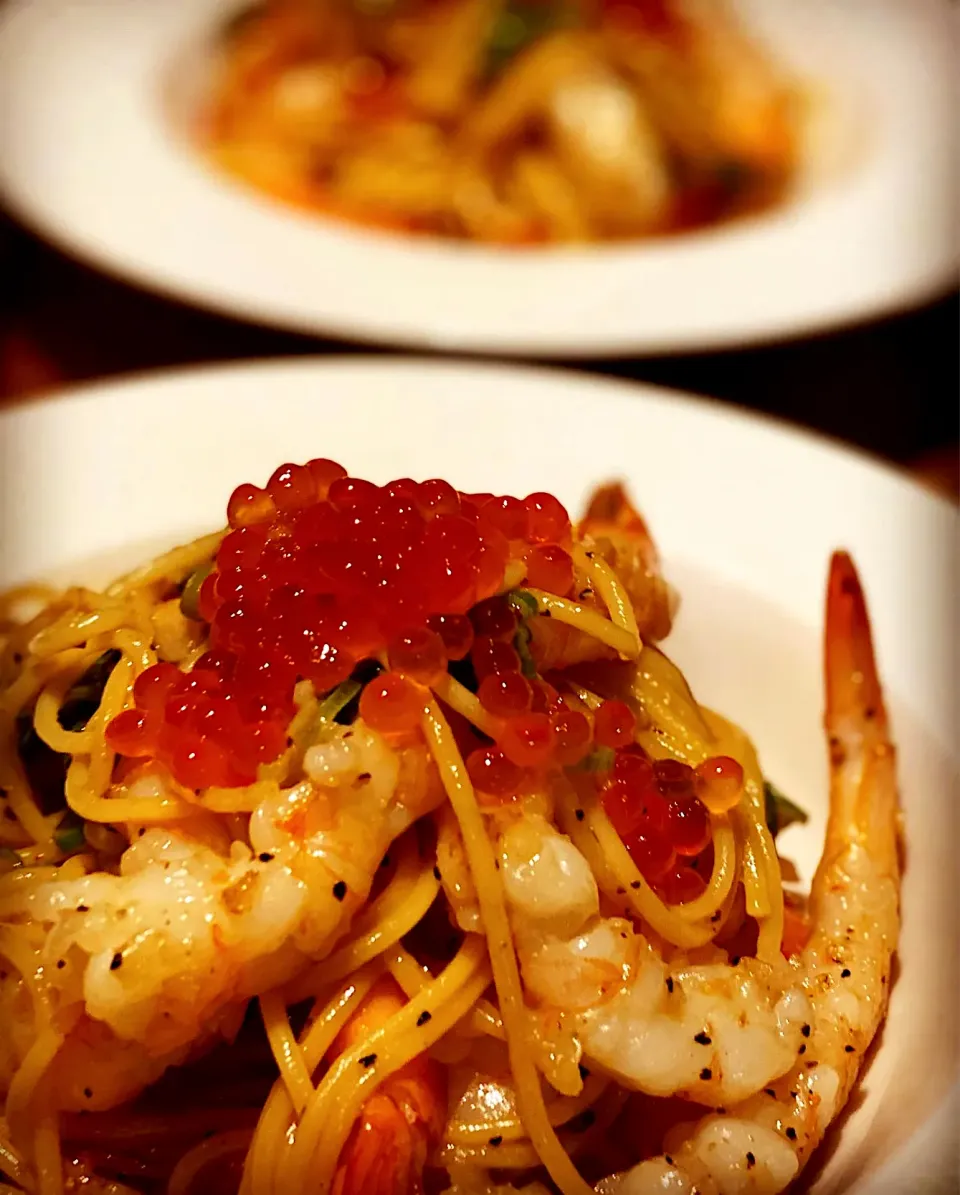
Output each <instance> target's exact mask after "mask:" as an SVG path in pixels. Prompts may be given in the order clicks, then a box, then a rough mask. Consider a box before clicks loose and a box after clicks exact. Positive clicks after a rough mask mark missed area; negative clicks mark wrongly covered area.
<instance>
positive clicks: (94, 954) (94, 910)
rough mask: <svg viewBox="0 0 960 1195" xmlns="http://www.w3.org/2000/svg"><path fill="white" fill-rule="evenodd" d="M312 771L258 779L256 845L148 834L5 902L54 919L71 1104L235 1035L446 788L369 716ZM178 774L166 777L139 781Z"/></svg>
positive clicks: (330, 737) (148, 1077)
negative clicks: (106, 862)
mask: <svg viewBox="0 0 960 1195" xmlns="http://www.w3.org/2000/svg"><path fill="white" fill-rule="evenodd" d="M304 770H305V773H306V775H305V778H304V779H303V780H302V781H301V782H300V783H298V784H295V785H294V786H293V787H291V788H287V789H281V788H279V787H277V786H275V785H274V786H271V785H270V784H266V785H264V786H263V788H264V790H265V795H264V796H263V798H262V799H261V800H259V801H257V802H256V804H255V806H254V808H253V811H252V814H251V817H250V823H249V846H248V845H247V844H246V843H244V842H234V843H233V844H232V845H231V844H229V843H227V845H226V846H219V847H218V846H217V845H216V844H214V845H210V844H207V843H204V842H201V841H198V840H197V839H196V838H195V837H193V836H192V835H191V834H190V832H189V830H187V829H186V828H184V827H177V826H171V827H168V828H163V829H160V828H156V829H151V830H147V831H146V832H145V833H144V834H143V835H142V836H141V837H140V838H138V839H136V840H135V841H134V842H133V843H132V844H131V845H130V846H129V847H128V848H127V850H126V851H125V853H124V854H123V856H122V858H121V860H120V866H119V874H116V875H114V874H108V873H105V872H97V873H94V874H92V875H88V876H85V877H84V878H82V879H77V880H71V881H68V882H55V881H54V882H50V883H47V884H43V885H38V886H37V887H36V888H33V889H32V890H30V892H29V893H28V895H27V896H25V897H23V898H22V900H21V902H20V904H19V905H18V904H17V902H16V899H15V898H12V899H11V900H10V901H9V902H8V906H9V909H10V916H11V918H12V919H13V920H17V919H20V918H28V919H29V920H30V921H31V922H33V923H34V924H35V925H38V926H42V927H44V929H45V940H44V941H43V945H42V947H41V949H40V954H39V957H38V966H41V967H42V976H43V980H42V982H43V983H44V986H45V989H46V990H47V991H48V992H49V994H50V997H51V998H52V999H54V1000H55V1001H56V1007H57V1008H58V1009H59V1010H60V1013H61V1015H62V1016H63V1017H65V1018H69V1016H70V1015H71V1014H75V1016H74V1019H75V1020H76V1024H75V1027H74V1028H73V1029H72V1031H71V1032H70V1033H68V1035H67V1038H66V1041H65V1043H64V1045H63V1047H62V1051H63V1053H62V1055H61V1058H66V1057H70V1058H75V1060H76V1061H77V1063H78V1065H71V1066H66V1067H62V1068H58V1073H61V1074H63V1075H65V1076H72V1078H71V1080H70V1081H71V1086H70V1087H69V1088H66V1087H64V1088H63V1089H62V1090H60V1091H58V1093H57V1095H58V1103H59V1104H60V1106H62V1107H63V1108H67V1109H86V1110H93V1109H100V1108H107V1107H112V1106H114V1105H115V1104H116V1103H118V1102H119V1101H120V1100H122V1099H126V1098H129V1097H130V1096H132V1095H134V1094H136V1093H137V1092H138V1091H139V1090H141V1089H142V1088H143V1087H144V1086H146V1085H147V1084H148V1083H150V1082H153V1081H154V1080H155V1079H157V1078H158V1077H159V1075H160V1074H161V1073H162V1072H163V1070H165V1069H166V1067H167V1066H170V1065H174V1064H177V1063H179V1062H181V1061H182V1060H183V1058H184V1057H185V1055H186V1053H187V1051H188V1049H189V1048H190V1047H191V1046H193V1045H196V1044H198V1043H203V1042H205V1041H208V1040H209V1039H211V1037H213V1036H215V1035H217V1034H221V1035H224V1036H229V1027H230V1026H231V1025H234V1027H235V1024H236V1021H237V1017H238V1015H242V1009H243V1006H244V1002H245V1001H246V1000H247V999H249V998H250V997H251V996H254V995H256V994H258V993H260V992H262V991H265V990H267V989H269V988H271V987H274V986H276V985H277V984H280V983H283V982H285V981H286V980H288V979H290V978H291V977H293V976H294V975H295V974H297V973H298V972H299V971H301V970H303V968H304V967H305V966H307V965H308V964H309V963H310V962H315V961H316V960H318V959H321V958H323V957H325V956H326V955H327V954H328V953H329V952H330V950H331V948H332V947H333V945H334V944H335V943H336V941H337V940H338V939H339V938H340V937H342V936H343V934H344V933H345V932H346V931H347V929H348V928H349V926H350V922H351V920H352V917H353V915H354V914H355V912H356V911H357V910H358V909H359V908H360V907H362V905H363V904H364V902H365V901H366V899H367V897H368V896H369V893H370V889H371V886H372V883H373V878H374V876H375V874H376V872H377V868H378V866H379V864H380V861H381V859H382V858H383V855H384V854H385V852H386V850H387V848H388V847H389V846H390V843H391V842H392V841H393V840H394V839H395V838H396V837H398V835H400V834H401V833H402V832H403V831H404V830H405V829H407V827H408V826H410V825H411V824H412V823H413V822H414V821H415V820H416V819H417V818H418V817H420V816H421V815H422V814H424V813H426V812H429V810H430V809H432V808H434V807H435V806H436V805H437V804H438V803H439V801H440V799H441V790H440V787H439V780H438V778H437V774H436V770H435V768H434V766H433V764H432V763H430V762H429V759H428V757H427V754H426V752H425V751H424V750H423V749H422V748H420V749H415V748H407V749H405V750H402V751H395V750H393V749H392V748H391V747H390V746H388V745H387V743H386V742H385V740H384V739H382V738H381V737H380V736H379V735H378V734H376V733H374V732H373V731H370V730H369V729H367V728H366V727H365V726H364V725H363V724H362V723H361V722H357V723H355V724H354V726H352V727H351V728H349V729H342V728H339V727H338V728H337V729H336V730H335V731H332V732H331V731H326V732H324V738H323V740H322V741H320V742H318V743H315V744H314V745H313V746H311V747H309V748H308V750H307V752H306V756H305V759H304ZM169 783H171V782H169V781H167V780H165V779H164V778H163V776H162V775H161V774H159V773H157V774H152V775H146V776H139V777H138V778H137V780H136V781H135V786H139V787H138V788H137V791H138V792H142V790H143V787H144V786H148V787H150V786H152V787H153V788H156V787H157V786H161V787H162V786H163V785H164V784H169ZM250 791H251V792H255V791H256V786H255V789H252V790H250ZM118 795H122V794H120V793H118ZM81 1014H82V1015H81ZM77 1016H79V1019H76V1018H77ZM81 1064H82V1065H81Z"/></svg>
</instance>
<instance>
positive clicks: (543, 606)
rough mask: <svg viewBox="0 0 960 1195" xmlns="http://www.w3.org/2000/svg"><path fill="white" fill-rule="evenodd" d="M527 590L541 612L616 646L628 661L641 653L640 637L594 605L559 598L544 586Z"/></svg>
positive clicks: (617, 650)
mask: <svg viewBox="0 0 960 1195" xmlns="http://www.w3.org/2000/svg"><path fill="white" fill-rule="evenodd" d="M526 592H527V593H529V594H530V595H531V597H534V598H536V601H537V605H538V606H539V607H540V611H541V613H543V614H548V615H549V616H550V617H551V618H555V619H556V620H557V622H563V623H566V624H567V626H571V627H574V628H575V629H576V630H578V631H582V632H583V634H584V635H589V636H590V638H591V639H596V640H598V641H599V642H600V643H604V644H606V645H607V647H612V648H613V650H614V651H616V652H618V653H619V654H620V655H621V656H622V657H623V658H624V659H625V660H635V659H636V658H637V656H638V655H639V654H640V642H639V640H638V639H637V638H635V637H634V636H633V635H631V634H630V633H629V632H628V631H625V630H624V629H623V627H618V626H617V625H616V623H613V622H611V621H610V619H608V618H604V617H603V615H602V614H600V613H598V611H597V610H595V609H594V608H593V607H592V606H583V605H581V604H580V603H579V602H571V601H568V600H567V599H566V598H561V597H556V596H555V595H554V594H552V593H545V592H544V591H543V590H542V589H527V590H526Z"/></svg>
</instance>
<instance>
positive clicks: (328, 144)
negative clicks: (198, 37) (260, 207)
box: [197, 0, 800, 246]
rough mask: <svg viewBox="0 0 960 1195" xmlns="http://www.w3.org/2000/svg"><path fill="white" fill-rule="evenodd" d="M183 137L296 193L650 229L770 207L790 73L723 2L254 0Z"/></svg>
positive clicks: (784, 144)
mask: <svg viewBox="0 0 960 1195" xmlns="http://www.w3.org/2000/svg"><path fill="white" fill-rule="evenodd" d="M211 75H212V78H211V80H210V85H209V94H208V96H207V97H206V100H205V103H204V105H203V110H202V113H201V115H200V119H199V121H198V129H197V140H198V142H199V144H200V145H201V147H202V149H203V150H204V151H205V153H206V154H207V156H208V157H209V158H210V159H211V160H212V161H213V162H214V163H216V164H217V165H218V166H219V167H220V168H221V169H223V170H225V171H226V172H228V173H229V174H231V175H233V176H234V177H236V178H239V179H241V180H243V181H244V182H246V183H248V184H250V185H252V186H254V187H256V188H257V189H259V190H261V191H263V192H266V193H267V194H270V195H272V196H274V197H275V198H277V199H280V200H282V201H285V202H287V203H289V204H293V205H295V206H297V207H300V208H305V209H307V210H312V211H315V212H318V213H323V214H324V215H327V216H333V217H337V218H341V219H346V220H349V221H355V222H358V223H361V224H369V225H374V226H376V227H379V228H383V229H391V230H394V231H402V232H405V233H408V234H421V235H422V234H428V235H434V236H443V237H450V238H455V239H459V240H474V241H480V242H485V243H493V244H499V245H513V246H518V245H526V246H529V245H535V244H543V243H583V242H592V241H603V240H621V239H625V238H638V237H651V236H662V235H666V234H671V233H678V232H682V231H685V230H688V229H692V228H697V227H703V226H706V225H710V224H714V223H717V222H719V221H724V220H729V219H731V218H734V217H737V216H742V215H744V214H746V213H752V212H756V211H761V210H764V209H766V208H768V207H770V206H772V205H774V204H775V203H777V202H778V201H779V200H780V199H781V198H782V197H783V196H784V195H785V193H786V191H787V188H788V186H789V184H790V182H791V180H792V177H793V175H794V173H795V166H796V161H797V158H798V156H799V141H800V121H799V111H798V108H799V105H798V96H797V92H798V90H799V89H798V88H797V87H796V85H795V84H794V82H793V80H792V79H789V78H787V77H786V73H785V72H784V71H783V70H781V68H780V66H779V65H777V64H775V63H773V62H772V61H771V60H770V59H769V57H768V55H767V53H766V52H765V49H764V48H762V47H761V46H760V45H759V44H755V43H754V41H753V40H752V39H751V37H750V36H749V35H748V34H747V33H746V31H745V30H744V29H743V28H742V27H741V23H740V21H739V19H738V17H737V15H736V14H735V13H734V12H733V10H732V9H731V8H729V7H728V6H727V5H726V4H721V3H719V0H706V2H703V0H553V2H550V3H538V2H536V0H378V2H377V3H375V4H371V3H367V2H366V0H262V2H261V3H259V4H255V5H254V6H253V7H252V8H251V9H249V10H248V11H247V12H246V13H245V14H243V15H242V19H236V18H232V19H231V20H230V22H229V25H228V27H227V28H226V29H225V30H224V32H223V34H222V37H221V39H220V42H219V45H218V46H217V54H216V56H215V61H214V66H213V70H212V72H211Z"/></svg>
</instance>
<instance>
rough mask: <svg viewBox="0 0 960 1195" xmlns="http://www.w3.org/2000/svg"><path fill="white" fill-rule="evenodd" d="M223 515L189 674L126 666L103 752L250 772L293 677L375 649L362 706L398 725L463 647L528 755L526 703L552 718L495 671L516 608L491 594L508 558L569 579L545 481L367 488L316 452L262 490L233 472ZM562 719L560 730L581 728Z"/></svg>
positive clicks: (346, 666)
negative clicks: (123, 703) (203, 641)
mask: <svg viewBox="0 0 960 1195" xmlns="http://www.w3.org/2000/svg"><path fill="white" fill-rule="evenodd" d="M227 519H228V523H229V526H230V531H229V533H228V534H227V535H226V536H225V538H224V539H223V541H222V542H221V545H220V548H219V550H218V552H217V556H216V560H215V564H214V568H213V570H212V571H211V572H210V574H209V576H208V577H207V578H206V579H205V580H204V581H203V583H202V585H201V587H200V592H199V611H200V615H201V617H202V618H203V619H205V620H206V621H207V622H208V623H209V624H210V650H209V651H208V652H207V654H206V655H204V656H203V657H201V659H200V660H198V661H197V663H196V664H195V665H194V668H193V669H192V671H191V672H189V673H182V672H181V671H180V670H179V669H177V668H175V667H174V666H172V665H167V664H158V665H156V666H155V667H153V668H150V669H148V670H147V671H146V672H144V673H143V674H142V675H141V676H140V677H139V678H138V680H137V683H136V685H135V688H134V699H135V703H136V704H135V708H134V709H131V710H127V711H124V712H123V713H121V714H120V715H118V716H117V717H116V718H115V719H113V721H112V722H111V723H110V725H109V727H108V729H107V737H108V742H109V744H110V746H111V747H112V748H113V749H114V750H115V751H117V752H118V753H119V754H121V755H124V756H128V757H135V758H137V757H139V758H152V759H157V760H159V761H160V762H162V763H163V764H164V765H165V766H166V767H168V768H169V770H170V771H171V773H172V774H173V776H174V777H175V779H176V780H178V781H179V782H180V783H182V784H184V785H186V786H187V787H190V788H194V789H199V788H203V787H208V786H212V785H217V786H236V785H241V784H248V783H251V782H252V781H253V779H254V778H255V776H256V769H257V766H258V765H259V764H261V763H264V762H268V761H270V760H273V759H275V758H277V756H278V755H279V754H280V753H281V752H282V751H283V749H284V746H285V745H286V733H287V727H288V726H289V723H290V720H291V718H292V716H293V714H294V712H295V707H294V700H293V694H294V686H295V684H296V682H297V681H298V679H305V680H309V681H311V682H312V683H313V685H314V688H315V690H316V691H317V692H318V693H323V692H327V691H328V690H330V689H332V688H334V687H335V686H336V685H338V684H340V683H341V682H342V681H344V680H346V679H347V678H348V677H349V676H350V674H351V672H352V671H353V669H354V667H355V666H356V665H357V663H358V662H359V661H361V660H364V659H369V658H371V657H380V658H381V659H382V658H384V657H385V658H386V660H387V663H388V666H389V671H387V672H385V673H383V674H381V675H380V676H379V677H377V678H376V679H375V680H374V681H372V682H370V683H369V684H368V685H367V686H366V687H365V688H364V690H363V693H362V695H361V699H360V713H361V716H362V717H363V718H364V720H365V721H366V722H367V723H368V724H369V725H370V726H371V727H372V728H373V729H376V730H380V731H383V732H385V733H389V732H392V731H403V730H406V729H409V728H411V727H412V726H413V725H414V724H415V722H416V720H417V719H418V718H419V716H420V713H421V712H422V709H423V691H422V687H421V686H423V685H429V684H432V683H434V682H435V681H436V680H438V679H439V678H440V676H441V675H442V674H443V673H444V672H445V671H446V668H447V662H448V661H449V660H458V659H462V658H464V657H465V656H466V655H467V654H468V653H471V658H472V659H473V661H474V663H475V665H477V666H478V671H482V672H483V676H484V678H485V680H487V681H488V682H489V683H487V687H486V689H485V690H484V693H483V694H482V695H481V700H482V701H484V703H485V704H487V705H490V703H491V702H492V703H493V706H494V707H496V706H497V702H498V701H499V703H500V709H501V710H502V712H507V709H508V707H509V706H510V703H511V702H513V703H514V707H513V708H515V709H516V711H517V712H523V711H525V710H527V709H530V710H531V712H530V713H525V712H524V713H523V717H521V718H517V719H514V720H512V721H511V722H510V727H511V731H510V735H511V736H512V741H515V744H516V745H515V748H514V749H513V751H512V754H514V755H516V756H518V757H519V756H523V757H524V758H526V757H527V756H529V755H531V754H535V753H536V751H537V749H538V748H537V743H538V742H539V741H540V739H541V738H542V725H541V723H540V722H539V721H537V719H538V717H541V718H543V719H544V720H545V721H546V723H547V724H548V725H550V722H549V719H548V718H546V715H545V713H543V714H538V713H537V712H534V707H533V698H532V694H531V692H529V690H531V688H532V687H531V686H530V685H529V683H528V682H527V681H526V679H525V678H524V677H522V676H520V675H519V672H516V679H510V677H511V676H513V675H514V673H515V670H514V669H513V667H512V661H513V659H514V658H516V652H515V651H514V649H513V648H512V647H511V646H510V644H509V643H508V642H506V641H505V638H504V635H505V633H506V632H507V631H508V630H512V629H515V625H516V616H515V615H509V617H512V618H513V622H512V623H510V625H509V627H508V625H507V623H508V616H507V615H505V614H503V610H508V607H506V603H500V604H497V603H496V602H494V603H490V602H489V601H488V599H490V598H492V596H493V595H494V594H495V593H496V591H497V590H498V589H499V588H500V587H501V585H502V582H503V578H504V572H505V569H506V566H507V564H508V562H509V561H510V560H511V559H522V560H523V561H524V564H525V572H526V583H527V584H529V585H532V586H536V587H542V588H545V589H549V590H550V591H551V592H553V593H558V594H560V595H561V596H565V595H567V594H569V592H570V591H571V588H572V585H573V565H572V562H571V559H570V556H569V554H568V551H567V548H568V547H570V546H571V526H570V519H569V516H568V515H567V512H566V510H565V509H564V508H563V506H562V505H561V504H560V502H559V501H558V500H557V499H556V498H555V497H553V496H552V495H550V494H545V493H538V494H531V495H530V496H529V497H528V498H526V499H524V500H521V499H517V498H512V497H496V496H494V495H492V494H463V493H458V492H457V491H456V490H455V489H454V488H453V487H452V486H451V485H449V484H448V483H447V482H445V481H441V480H431V481H425V482H421V483H417V482H414V481H411V480H409V479H406V478H404V479H401V480H398V481H393V482H391V483H389V484H388V485H385V486H376V485H374V484H373V483H371V482H369V481H363V480H361V479H359V478H353V477H348V476H347V473H346V470H345V469H344V468H343V467H342V466H340V465H338V464H336V463H335V462H333V461H328V460H313V461H310V462H308V464H306V465H294V464H286V465H282V466H281V467H280V468H279V469H277V470H276V471H275V472H274V474H273V476H272V477H271V478H270V480H269V482H268V483H267V486H266V487H265V488H264V489H259V488H257V487H256V486H253V485H241V486H239V487H238V488H237V489H236V490H235V491H234V492H233V494H232V496H231V498H230V501H229V504H228V508H227ZM478 603H479V604H478ZM468 612H470V616H469V617H467V615H468ZM497 619H500V622H499V623H498V622H497ZM505 659H509V661H510V664H511V666H510V667H501V665H502V664H503V662H504V660H505ZM517 667H518V668H519V661H518V663H517ZM518 682H521V683H518ZM559 725H560V739H563V738H564V735H566V736H567V737H569V736H570V734H572V735H573V736H574V737H575V736H576V734H577V733H578V731H577V728H576V725H575V724H574V726H573V729H572V730H569V729H567V730H564V726H565V725H566V724H565V723H563V722H562V721H561V723H560V724H559ZM581 729H582V728H581ZM508 737H509V736H508ZM558 741H560V740H558ZM564 741H565V740H564ZM505 746H506V744H505ZM524 753H526V754H524Z"/></svg>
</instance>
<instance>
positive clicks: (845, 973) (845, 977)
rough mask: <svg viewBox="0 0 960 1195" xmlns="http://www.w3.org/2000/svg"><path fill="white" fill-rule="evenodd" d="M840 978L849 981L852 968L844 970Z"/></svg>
mask: <svg viewBox="0 0 960 1195" xmlns="http://www.w3.org/2000/svg"><path fill="white" fill-rule="evenodd" d="M840 978H841V979H849V978H850V968H849V967H844V968H843V970H842V971H841V972H840Z"/></svg>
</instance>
